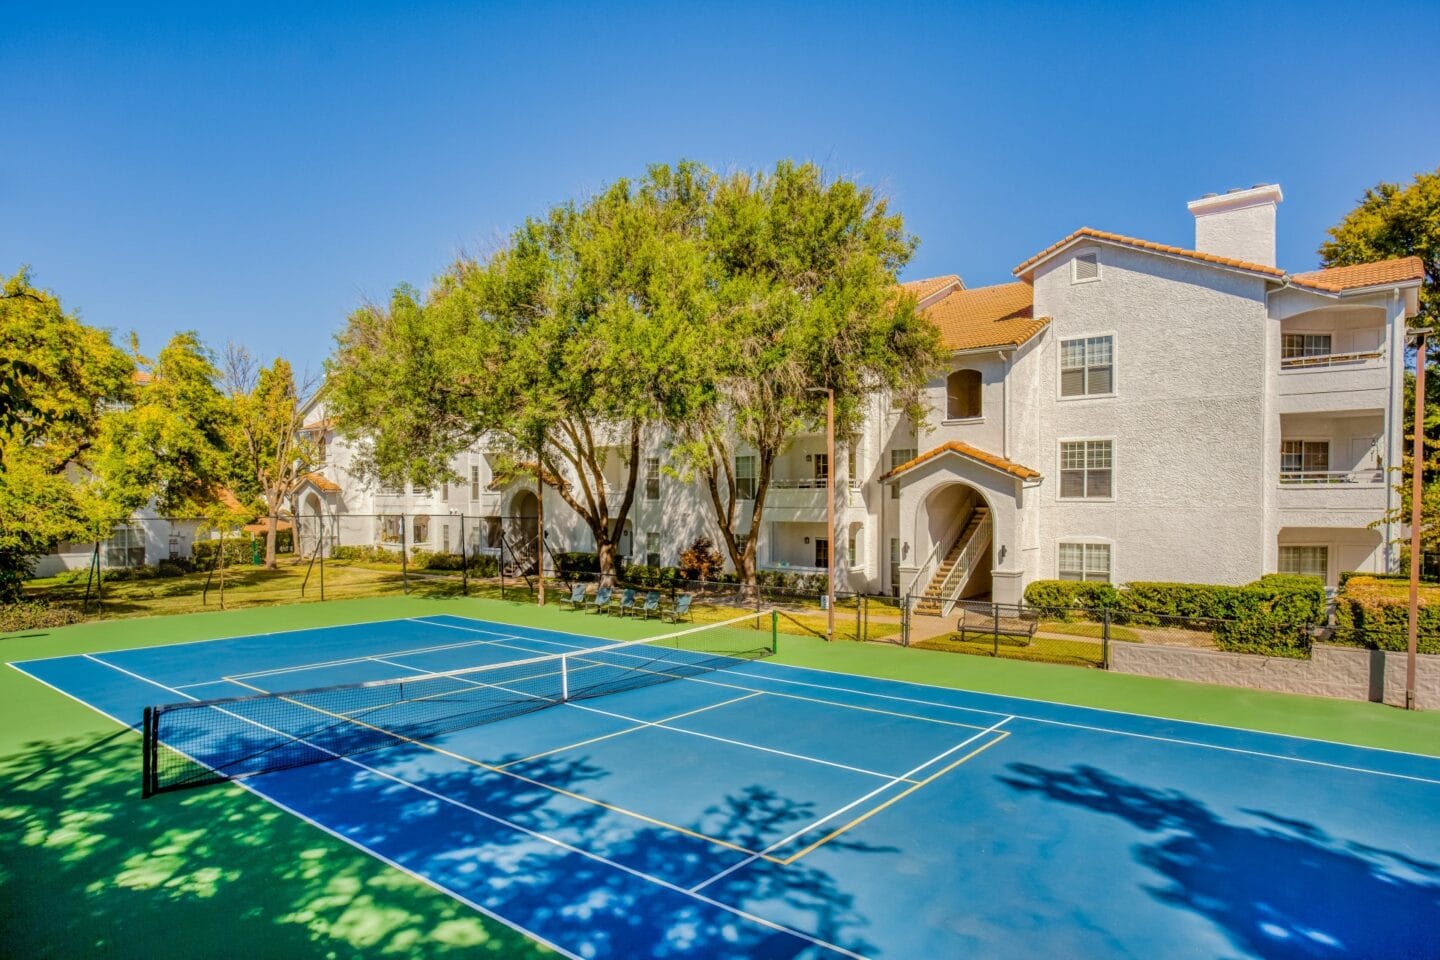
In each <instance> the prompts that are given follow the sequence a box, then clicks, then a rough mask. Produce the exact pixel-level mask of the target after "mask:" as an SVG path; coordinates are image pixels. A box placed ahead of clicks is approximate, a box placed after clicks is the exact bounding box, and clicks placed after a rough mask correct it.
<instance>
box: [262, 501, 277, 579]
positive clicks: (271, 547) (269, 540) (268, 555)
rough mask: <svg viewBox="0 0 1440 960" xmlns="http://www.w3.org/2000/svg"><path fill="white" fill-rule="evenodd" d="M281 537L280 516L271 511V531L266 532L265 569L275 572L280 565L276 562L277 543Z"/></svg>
mask: <svg viewBox="0 0 1440 960" xmlns="http://www.w3.org/2000/svg"><path fill="white" fill-rule="evenodd" d="M279 536H280V516H279V514H277V513H275V511H273V510H272V511H270V529H269V530H266V531H265V569H266V570H274V569H276V567H277V566H279V564H277V563H276V561H275V551H276V543H275V541H276V540H277V539H278V538H279Z"/></svg>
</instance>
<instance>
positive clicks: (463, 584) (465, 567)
mask: <svg viewBox="0 0 1440 960" xmlns="http://www.w3.org/2000/svg"><path fill="white" fill-rule="evenodd" d="M460 596H462V597H468V596H470V542H469V541H468V540H466V539H465V514H463V513H462V514H460Z"/></svg>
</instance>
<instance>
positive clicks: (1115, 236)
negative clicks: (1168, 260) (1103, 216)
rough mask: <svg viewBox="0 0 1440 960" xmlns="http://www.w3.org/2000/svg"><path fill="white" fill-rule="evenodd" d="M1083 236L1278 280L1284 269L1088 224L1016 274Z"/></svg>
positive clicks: (1023, 273)
mask: <svg viewBox="0 0 1440 960" xmlns="http://www.w3.org/2000/svg"><path fill="white" fill-rule="evenodd" d="M1082 237H1089V238H1090V239H1092V240H1104V241H1107V242H1109V243H1118V244H1120V245H1122V246H1126V247H1134V248H1136V249H1137V250H1150V251H1153V252H1155V253H1165V254H1169V255H1171V256H1175V257H1185V258H1186V259H1189V260H1198V261H1200V262H1201V263H1213V264H1216V265H1218V266H1222V267H1233V268H1234V269H1236V270H1246V271H1249V272H1251V273H1263V274H1265V275H1266V276H1269V277H1276V278H1277V279H1278V278H1279V277H1283V276H1285V271H1284V270H1281V269H1280V268H1279V267H1269V266H1266V265H1265V264H1263V263H1251V262H1250V261H1248V260H1235V259H1233V258H1231V257H1220V256H1216V255H1215V254H1213V253H1201V252H1200V251H1199V250H1187V249H1185V248H1184V247H1172V246H1170V245H1169V244H1168V243H1154V242H1152V241H1150V240H1140V239H1138V238H1136V237H1127V236H1125V235H1123V234H1119V233H1107V232H1105V231H1104V230H1094V229H1092V228H1090V227H1081V228H1080V229H1079V230H1076V231H1075V232H1074V233H1072V234H1070V236H1068V237H1066V238H1065V239H1064V240H1061V241H1060V242H1059V243H1052V244H1051V245H1050V246H1048V247H1046V248H1045V249H1044V250H1041V251H1040V252H1039V253H1037V254H1035V256H1033V257H1031V258H1030V259H1029V260H1026V261H1025V262H1024V263H1022V264H1020V266H1018V267H1016V268H1015V276H1017V277H1028V276H1029V273H1030V268H1031V267H1033V266H1035V265H1036V264H1037V263H1039V262H1040V261H1041V260H1044V259H1046V258H1047V257H1049V256H1050V254H1052V253H1054V252H1055V251H1056V250H1059V249H1060V248H1061V247H1063V246H1065V245H1066V244H1069V243H1071V242H1073V241H1075V240H1078V239H1081V238H1082Z"/></svg>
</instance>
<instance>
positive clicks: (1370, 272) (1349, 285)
mask: <svg viewBox="0 0 1440 960" xmlns="http://www.w3.org/2000/svg"><path fill="white" fill-rule="evenodd" d="M1424 279H1425V261H1423V260H1421V259H1420V258H1419V257H1398V258H1396V259H1394V260H1377V261H1375V262H1374V263H1357V264H1354V265H1353V266H1349V267H1330V268H1329V269H1328V270H1312V271H1310V272H1309V273H1297V274H1295V275H1294V276H1292V277H1291V278H1290V282H1291V283H1293V284H1294V285H1295V286H1297V287H1311V288H1313V289H1315V290H1324V291H1326V292H1327V293H1340V292H1342V291H1345V290H1356V289H1359V288H1361V287H1375V286H1381V285H1383V284H1387V283H1404V282H1406V281H1409V280H1424Z"/></svg>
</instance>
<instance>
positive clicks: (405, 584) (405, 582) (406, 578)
mask: <svg viewBox="0 0 1440 960" xmlns="http://www.w3.org/2000/svg"><path fill="white" fill-rule="evenodd" d="M409 557H410V547H409V545H407V544H406V542H405V514H404V513H401V514H400V589H401V591H402V592H404V593H407V594H408V593H409V592H410V563H409Z"/></svg>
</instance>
